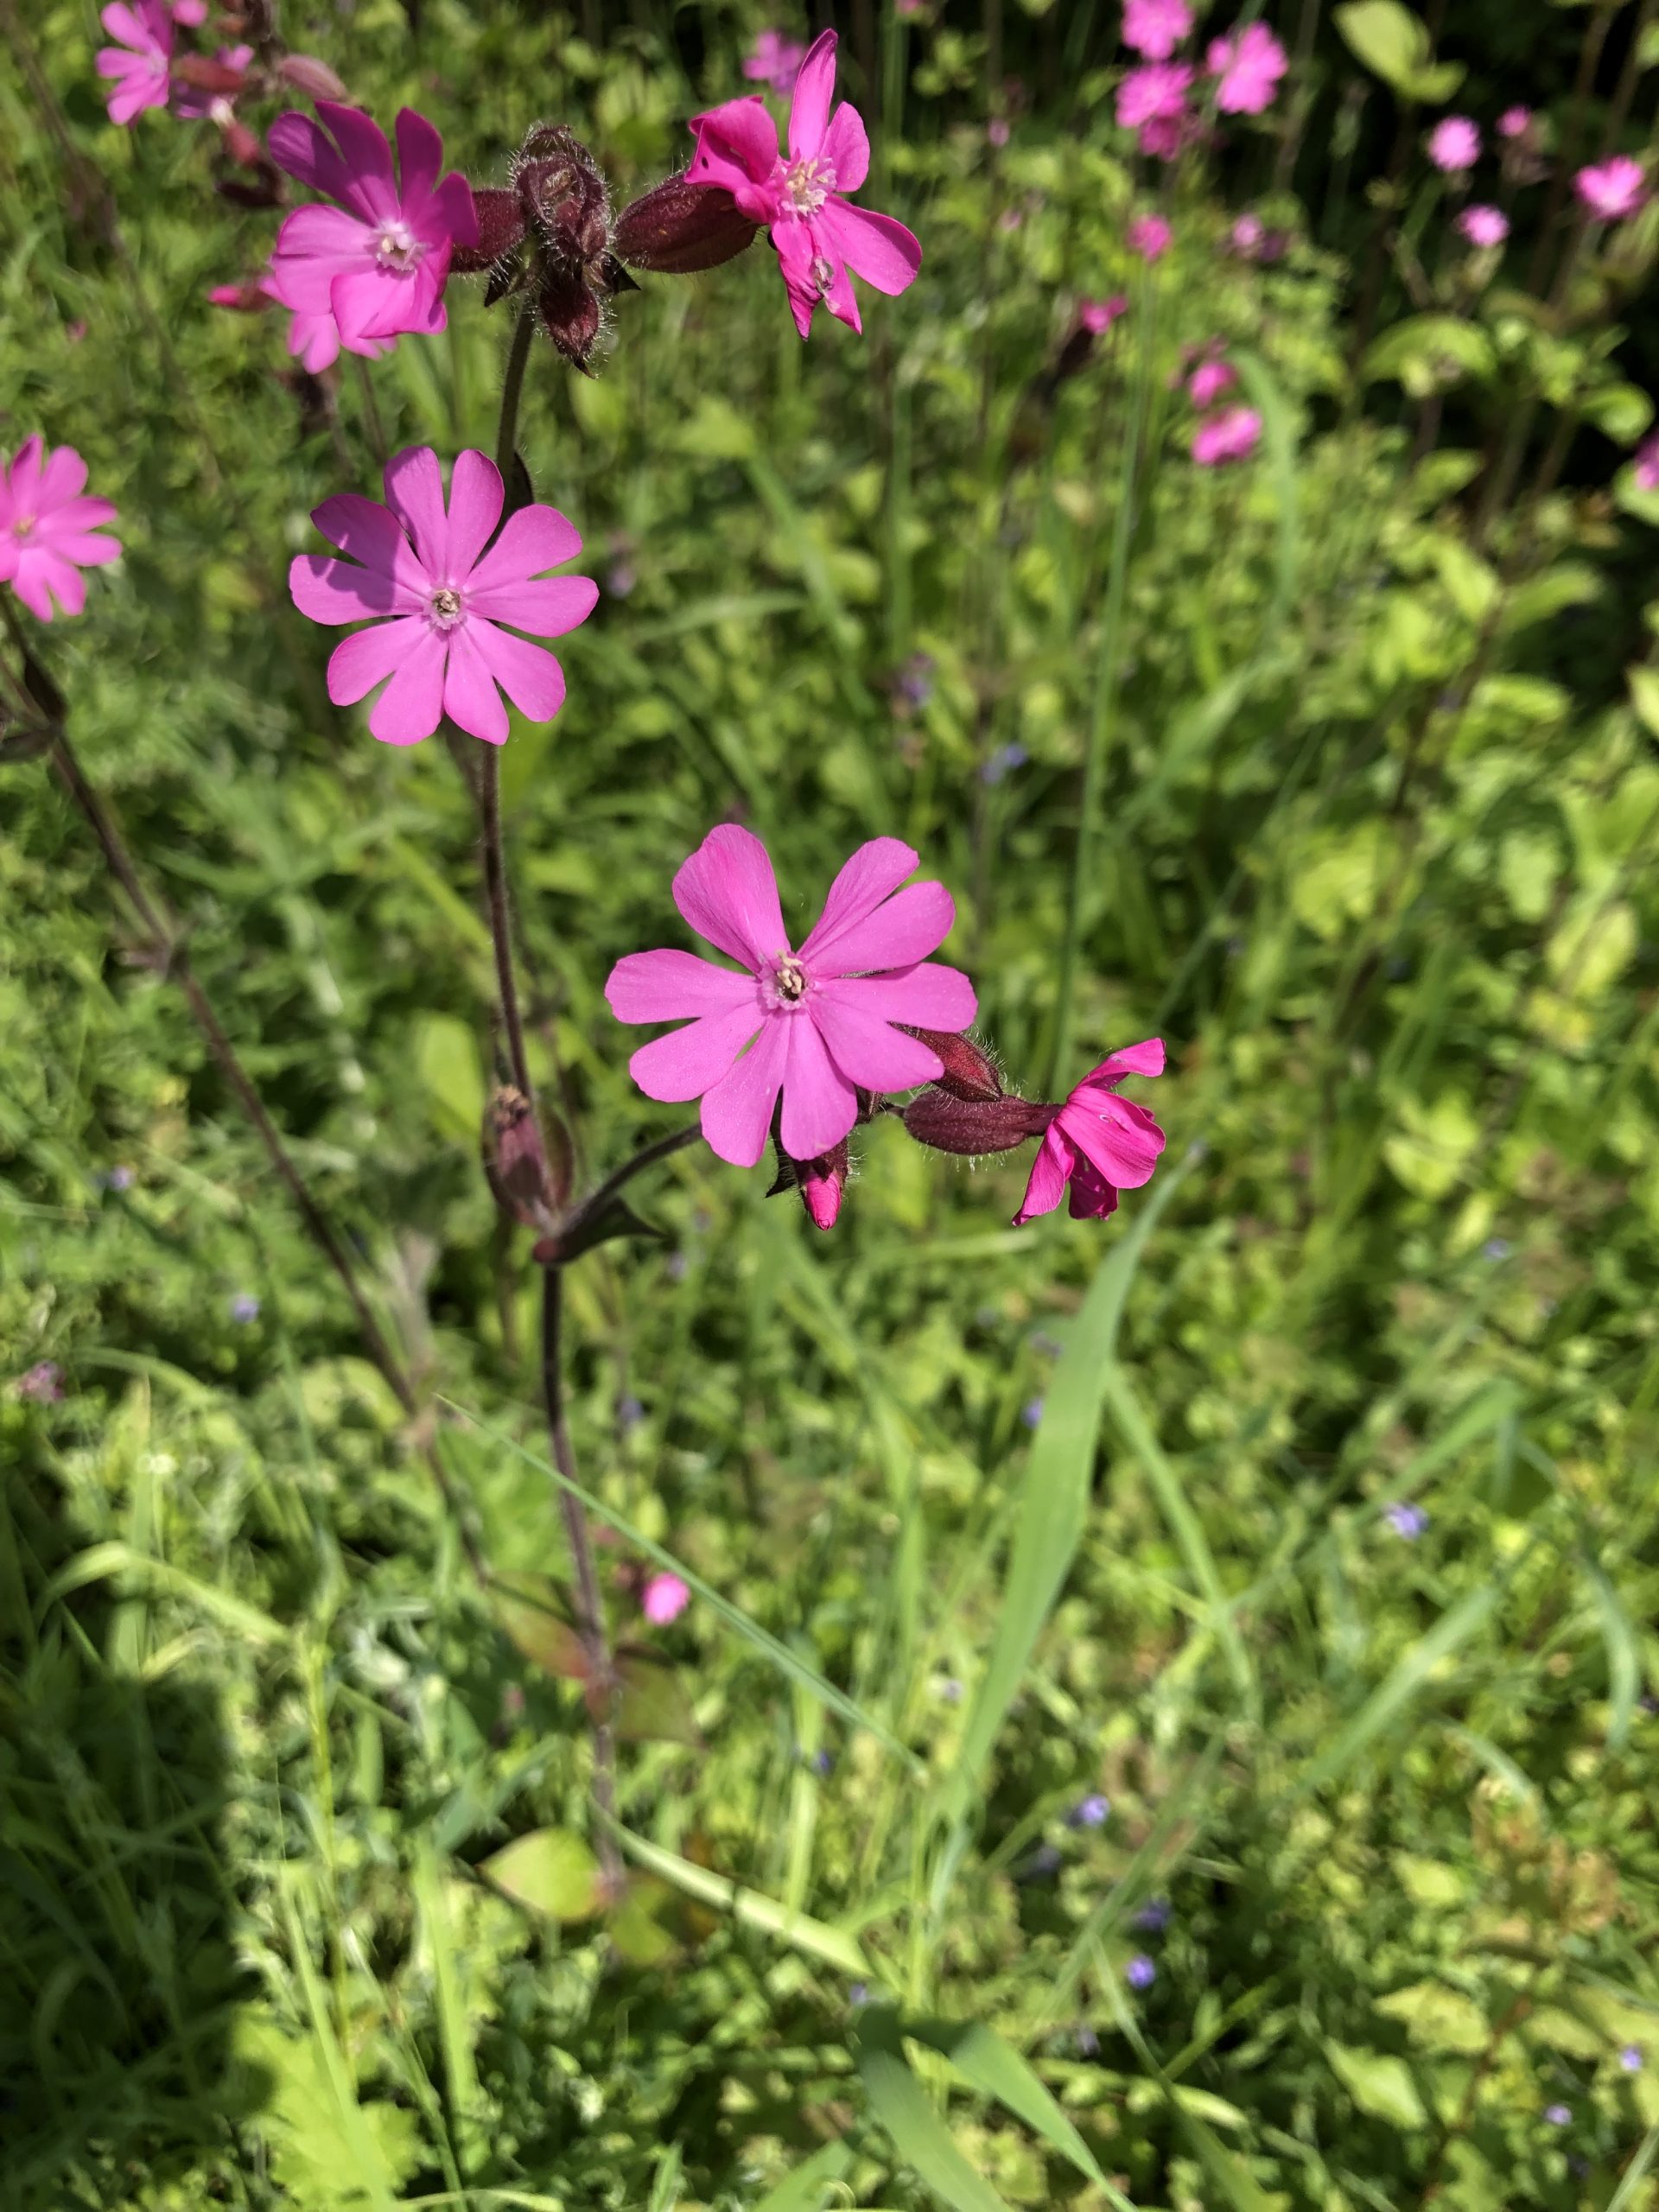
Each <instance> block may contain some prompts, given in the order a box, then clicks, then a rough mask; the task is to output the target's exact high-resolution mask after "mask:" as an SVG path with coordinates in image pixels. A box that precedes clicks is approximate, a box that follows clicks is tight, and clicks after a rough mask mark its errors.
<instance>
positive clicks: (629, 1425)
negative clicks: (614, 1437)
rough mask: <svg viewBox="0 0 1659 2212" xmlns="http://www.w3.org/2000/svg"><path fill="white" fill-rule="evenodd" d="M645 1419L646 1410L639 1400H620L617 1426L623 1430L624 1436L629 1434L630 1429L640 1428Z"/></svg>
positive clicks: (617, 1411)
mask: <svg viewBox="0 0 1659 2212" xmlns="http://www.w3.org/2000/svg"><path fill="white" fill-rule="evenodd" d="M644 1419H645V1408H644V1407H643V1406H642V1405H641V1404H640V1402H639V1399H638V1398H636V1397H632V1396H625V1397H622V1398H620V1399H619V1400H618V1402H617V1408H616V1425H617V1427H619V1428H620V1430H621V1432H622V1433H623V1434H624V1436H626V1434H627V1433H628V1432H629V1430H630V1429H635V1428H638V1427H639V1424H640V1422H641V1421H644Z"/></svg>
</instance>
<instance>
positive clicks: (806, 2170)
mask: <svg viewBox="0 0 1659 2212" xmlns="http://www.w3.org/2000/svg"><path fill="white" fill-rule="evenodd" d="M852 2163H853V2154H852V2152H851V2151H849V2149H848V2147H847V2145H846V2144H844V2143H826V2144H825V2145H824V2146H823V2150H821V2151H815V2152H813V2153H812V2156H811V2157H810V2158H809V2159H807V2161H806V2162H805V2164H804V2165H799V2166H797V2167H796V2169H795V2171H794V2172H793V2173H790V2174H785V2176H784V2178H783V2179H782V2181H780V2182H779V2184H778V2186H777V2187H776V2189H769V2190H767V2191H766V2195H765V2196H763V2197H762V2198H761V2199H760V2202H759V2203H758V2204H757V2205H756V2206H755V2208H754V2212H823V2192H824V2190H826V2189H828V2188H829V2186H830V2185H831V2184H832V2183H835V2182H838V2181H840V2180H841V2179H842V2177H843V2176H844V2175H845V2174H846V2171H847V2169H848V2168H849V2166H850V2165H851V2164H852Z"/></svg>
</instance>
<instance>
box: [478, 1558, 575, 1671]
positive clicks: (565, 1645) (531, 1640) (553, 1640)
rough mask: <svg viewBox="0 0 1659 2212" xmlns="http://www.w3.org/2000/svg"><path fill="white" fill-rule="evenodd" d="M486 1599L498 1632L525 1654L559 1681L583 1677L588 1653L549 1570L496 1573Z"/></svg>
mask: <svg viewBox="0 0 1659 2212" xmlns="http://www.w3.org/2000/svg"><path fill="white" fill-rule="evenodd" d="M489 1599H490V1611H492V1612H493V1614H494V1616H495V1618H496V1619H497V1621H498V1622H499V1624H500V1626H501V1629H502V1631H503V1633H504V1634H505V1636H506V1637H507V1638H508V1640H509V1641H510V1642H511V1643H512V1645H513V1647H514V1649H516V1650H518V1651H520V1652H522V1653H523V1654H524V1657H525V1658H526V1659H529V1660H531V1661H532V1662H534V1664H535V1665H537V1667H540V1668H542V1669H544V1671H545V1672H546V1673H548V1674H550V1675H558V1676H559V1677H560V1679H561V1680H562V1681H569V1682H580V1681H586V1680H587V1677H588V1655H587V1653H586V1652H585V1651H584V1650H583V1649H582V1638H581V1637H580V1636H578V1635H577V1633H576V1630H575V1628H574V1626H573V1625H572V1624H571V1622H570V1618H569V1613H568V1611H566V1600H565V1597H564V1593H563V1591H562V1590H561V1589H560V1587H559V1586H558V1584H557V1583H556V1582H555V1581H554V1580H553V1579H552V1577H551V1576H550V1575H547V1574H530V1573H513V1574H499V1575H497V1576H496V1578H495V1580H494V1581H493V1583H492V1584H491V1586H490V1592H489Z"/></svg>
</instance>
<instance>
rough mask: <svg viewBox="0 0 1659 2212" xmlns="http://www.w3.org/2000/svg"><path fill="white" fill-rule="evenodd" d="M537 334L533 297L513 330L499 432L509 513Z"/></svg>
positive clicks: (497, 456)
mask: <svg viewBox="0 0 1659 2212" xmlns="http://www.w3.org/2000/svg"><path fill="white" fill-rule="evenodd" d="M535 334H536V305H535V302H534V300H533V299H531V300H526V301H525V302H524V306H523V307H522V308H520V309H519V311H518V323H517V325H516V326H515V327H514V329H513V334H512V352H511V353H509V354H508V356H507V372H506V375H505V377H504V378H502V380H501V416H500V421H499V427H498V428H497V430H496V434H495V465H496V467H498V468H499V470H500V472H501V480H502V481H503V483H505V485H506V486H507V512H509V513H511V512H512V456H513V454H515V452H516V451H517V450H518V402H519V400H520V398H521V397H523V394H524V369H525V365H526V364H527V363H528V361H529V359H530V341H531V339H532V338H533V337H534V336H535Z"/></svg>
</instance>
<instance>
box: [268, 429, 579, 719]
mask: <svg viewBox="0 0 1659 2212" xmlns="http://www.w3.org/2000/svg"><path fill="white" fill-rule="evenodd" d="M385 487H386V504H385V506H382V505H380V504H379V503H378V501H377V500H374V499H363V498H362V497H360V496H359V494H358V493H353V492H344V493H339V494H338V495H337V496H336V497H335V498H334V499H325V500H324V501H323V503H322V505H321V506H320V507H318V508H316V509H315V512H313V514H312V517H311V519H312V521H313V522H314V523H315V524H316V525H317V528H318V529H319V530H320V531H321V532H322V534H323V536H324V537H326V538H327V540H328V542H329V543H330V544H331V545H337V546H338V547H339V548H340V551H341V552H342V553H349V554H351V555H353V556H355V559H356V561H358V562H360V563H361V564H362V565H361V566H360V567H358V566H354V565H353V563H352V562H350V561H338V560H336V559H334V556H332V555H331V554H327V553H302V554H301V555H299V556H298V557H297V558H296V560H295V562H294V563H293V565H292V566H291V567H290V569H289V590H290V591H291V592H292V594H293V595H294V604H295V605H296V607H298V608H299V610H300V612H301V613H302V614H308V615H309V616H310V618H311V620H313V621H314V622H329V623H340V622H360V621H362V620H364V619H365V617H366V618H368V619H369V620H371V621H372V622H373V623H374V625H375V627H374V628H372V629H369V630H359V631H356V632H353V635H352V636H351V637H349V638H346V639H344V640H343V641H342V642H341V643H340V645H336V646H335V648H334V654H333V656H332V658H330V660H329V663H328V696H329V697H330V698H331V699H332V700H333V701H334V704H335V705H336V706H338V707H348V706H351V705H353V704H354V703H355V702H356V701H358V700H359V699H361V698H363V697H364V696H365V694H366V693H368V692H369V691H371V690H372V689H373V687H374V686H375V685H376V684H377V683H380V682H381V681H382V680H383V679H384V678H385V677H391V682H390V683H388V684H387V685H386V688H385V690H384V691H383V692H382V693H381V694H380V696H379V698H378V700H377V701H376V702H375V704H374V707H373V709H372V711H371V713H370V715H369V729H370V732H371V734H372V735H373V736H375V737H378V739H379V740H380V741H381V742H382V743H383V744H385V745H418V744H419V743H420V741H421V740H422V739H423V738H426V737H430V736H431V734H432V733H433V731H434V730H435V728H437V726H438V720H439V717H440V715H448V717H449V719H450V721H453V722H454V723H455V724H456V725H457V726H458V727H459V728H461V729H464V730H467V731H468V732H470V734H472V735H473V736H474V737H478V738H482V739H483V741H484V742H485V743H486V745H500V744H502V743H504V742H505V739H506V735H507V712H506V709H505V707H504V706H503V705H502V703H501V698H500V693H499V692H498V690H497V689H496V686H497V685H498V684H499V686H500V687H501V690H502V691H505V693H506V695H507V696H508V697H509V698H510V699H511V700H512V703H513V705H514V706H515V707H517V708H518V711H519V712H520V713H521V714H522V715H526V716H527V717H528V718H529V719H530V720H531V721H535V722H549V721H552V719H553V717H554V715H556V714H557V713H558V711H559V709H560V707H561V706H562V705H563V703H564V674H563V670H562V669H561V668H560V666H559V664H558V662H557V661H556V660H555V659H554V658H553V656H552V654H551V653H550V652H543V650H542V648H541V647H540V646H539V645H528V644H526V642H525V641H524V639H522V638H518V637H515V636H514V635H513V634H512V631H513V630H528V631H530V632H531V633H532V634H533V635H534V636H536V637H538V638H559V637H563V635H564V633H565V632H566V631H567V630H574V629H575V627H576V626H577V624H578V623H580V622H585V621H586V620H587V619H588V615H589V614H591V613H593V610H594V602H595V601H597V599H598V597H599V587H598V585H597V584H596V583H594V582H593V581H592V579H591V578H590V577H588V576H545V575H543V570H544V569H551V568H555V567H556V566H557V565H558V564H559V563H561V562H564V561H569V560H570V559H571V558H572V557H573V556H575V554H576V553H578V552H580V551H581V550H582V540H581V538H580V537H577V535H576V533H575V531H574V530H573V529H572V528H571V526H570V524H569V523H568V522H567V521H566V520H565V518H564V517H563V515H562V514H560V513H559V512H558V511H557V510H556V508H554V507H547V506H528V507H521V508H520V509H519V510H518V513H517V514H515V515H511V516H509V517H508V518H507V521H506V523H505V526H504V527H503V529H502V531H501V535H500V536H499V537H497V538H496V539H495V542H494V543H493V544H491V543H490V541H491V538H492V537H493V534H494V531H495V526H496V524H497V523H498V522H499V520H500V518H501V505H502V491H501V477H500V473H499V470H498V469H497V467H496V466H495V463H494V462H493V461H490V460H487V459H486V457H485V455H484V454H481V453H470V452H469V453H463V454H461V455H460V457H459V458H458V459H457V461H456V462H455V465H454V471H453V473H452V475H451V479H450V485H449V506H448V513H447V514H446V512H445V511H444V503H443V480H442V476H441V475H440V474H439V473H438V457H437V455H436V454H435V453H434V452H433V450H432V448H430V447H429V446H418V447H415V446H411V447H410V448H407V449H406V450H405V451H404V452H403V453H399V454H393V455H392V457H391V460H390V461H388V462H387V463H386V469H385ZM486 546H488V547H489V550H488V551H487V552H486V550H485V548H486ZM537 579H539V581H536V580H537ZM388 618H391V619H388ZM504 623H511V624H512V629H511V630H510V629H504V628H503V627H502V624H504Z"/></svg>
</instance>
